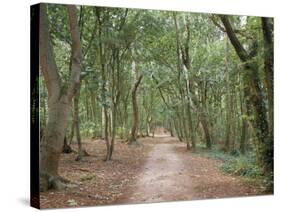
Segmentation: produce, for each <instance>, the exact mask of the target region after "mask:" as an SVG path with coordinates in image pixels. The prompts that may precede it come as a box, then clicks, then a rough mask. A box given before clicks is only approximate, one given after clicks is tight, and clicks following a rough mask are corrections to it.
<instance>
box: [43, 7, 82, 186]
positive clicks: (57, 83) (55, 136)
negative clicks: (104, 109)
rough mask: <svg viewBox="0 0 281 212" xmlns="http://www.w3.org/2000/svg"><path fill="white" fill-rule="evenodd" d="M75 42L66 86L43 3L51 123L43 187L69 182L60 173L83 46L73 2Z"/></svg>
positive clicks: (71, 20) (71, 14)
mask: <svg viewBox="0 0 281 212" xmlns="http://www.w3.org/2000/svg"><path fill="white" fill-rule="evenodd" d="M67 10H68V15H69V25H70V34H71V42H72V45H71V46H72V57H71V62H72V65H71V74H70V79H69V83H68V85H63V84H62V82H61V78H60V76H59V70H58V68H57V65H56V61H55V57H54V52H53V46H52V42H51V38H50V34H49V24H48V16H47V6H46V4H41V5H40V32H39V33H40V34H39V36H40V37H39V42H40V50H39V53H40V67H41V70H42V73H43V77H44V81H45V84H46V87H47V90H48V109H49V111H48V123H47V126H46V128H45V131H44V136H43V140H42V142H41V148H40V150H41V154H40V183H41V184H40V190H41V191H46V190H48V189H49V188H55V189H62V188H63V187H64V186H65V185H64V182H66V181H65V180H64V179H63V178H62V177H60V176H59V173H58V167H59V158H60V154H61V151H62V147H63V140H64V137H65V131H66V127H67V119H68V115H69V112H70V110H71V102H72V98H73V96H74V95H75V93H76V90H77V88H78V86H79V83H80V73H81V64H82V49H81V45H80V35H79V28H78V24H77V11H76V7H75V6H73V5H69V6H67Z"/></svg>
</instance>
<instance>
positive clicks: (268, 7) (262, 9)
mask: <svg viewBox="0 0 281 212" xmlns="http://www.w3.org/2000/svg"><path fill="white" fill-rule="evenodd" d="M48 2H57V3H76V4H86V5H103V6H110V5H112V6H123V7H134V8H152V9H166V10H167V9H168V10H184V11H190V12H212V13H226V14H240V15H257V16H274V17H275V26H274V27H275V31H274V33H275V64H274V65H275V73H274V79H275V97H274V100H275V111H274V113H275V159H274V162H275V195H274V196H267V197H247V198H232V199H220V200H203V201H188V202H173V203H160V204H159V203H155V204H139V205H124V206H109V207H104V206H103V207H95V208H92V207H87V208H79V209H67V211H73V210H78V211H92V210H95V211H98V212H101V211H110V210H115V212H119V211H122V212H123V211H125V212H126V211H144V210H154V211H155V210H157V211H158V210H161V211H213V210H216V211H224V212H226V211H227V212H232V211H235V212H237V211H241V212H242V211H246V210H248V211H253V210H255V211H256V212H258V211H263V212H264V211H277V210H278V209H277V208H278V206H279V207H280V205H281V204H280V202H281V195H280V168H281V166H280V154H278V153H279V152H280V143H279V140H280V131H279V124H280V121H279V120H280V119H279V118H280V101H279V99H278V96H280V83H279V82H280V73H279V71H280V60H278V59H280V58H281V55H280V48H281V47H280V38H281V37H280V36H281V32H280V29H281V27H280V18H281V17H280V11H281V7H280V4H279V1H278V0H103V1H102V0H80V1H79V0H72V1H69V0H60V1H59V0H57V1H53V0H49V1H48ZM34 3H37V1H33V0H32V1H28V0H21V1H20V0H19V1H15V0H6V1H1V6H0V10H1V11H0V16H1V17H0V30H1V31H0V55H1V56H0V101H1V103H0V125H1V126H0V143H1V145H0V165H1V166H0V211H15V212H16V211H34V210H35V209H33V208H30V207H29V185H30V184H29V170H30V167H29V153H30V151H29V145H30V144H29V138H30V136H29V130H30V128H29V100H30V99H29V82H30V80H29V73H30V69H29V67H30V66H29V61H30V57H29V53H30V50H29V48H30V47H29V39H30V38H29V35H30V32H29V31H30V26H29V25H30V19H29V6H30V5H31V4H34ZM278 12H279V13H278ZM225 189H228V188H227V187H226V188H225ZM171 192H173V191H171ZM60 211H66V209H62V210H60ZM279 211H280V209H279Z"/></svg>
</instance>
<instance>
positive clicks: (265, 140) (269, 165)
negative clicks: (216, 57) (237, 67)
mask: <svg viewBox="0 0 281 212" xmlns="http://www.w3.org/2000/svg"><path fill="white" fill-rule="evenodd" d="M220 18H221V21H222V23H223V25H224V27H225V31H226V33H227V35H228V38H229V40H230V42H231V44H232V46H233V47H234V49H235V51H236V53H237V55H238V57H239V58H240V60H241V61H242V62H243V64H244V73H243V80H244V86H245V89H250V92H248V91H247V92H245V95H246V96H245V98H246V101H247V102H248V104H250V105H251V106H252V108H253V112H252V113H253V115H254V119H253V121H252V123H253V126H254V128H255V133H256V137H257V139H258V148H257V155H258V162H259V164H260V166H261V167H262V169H263V171H264V175H269V176H273V136H272V135H271V132H270V130H269V122H268V119H267V115H266V108H265V100H264V97H263V92H262V88H261V81H260V78H259V75H258V73H257V72H258V64H257V62H256V60H255V58H254V57H255V56H256V55H257V49H256V48H257V42H258V41H256V40H254V41H253V44H252V48H251V51H250V52H247V51H246V49H245V48H244V47H243V45H242V44H241V42H240V41H239V39H238V38H237V36H236V34H235V32H234V30H233V28H232V26H231V24H230V21H229V19H228V18H227V16H225V15H222V16H220ZM247 85H248V86H249V87H248V88H246V86H247Z"/></svg>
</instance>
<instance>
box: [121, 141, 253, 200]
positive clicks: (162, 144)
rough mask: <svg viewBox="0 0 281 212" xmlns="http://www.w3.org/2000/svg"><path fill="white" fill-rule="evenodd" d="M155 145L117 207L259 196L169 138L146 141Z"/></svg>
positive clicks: (206, 160) (209, 160)
mask: <svg viewBox="0 0 281 212" xmlns="http://www.w3.org/2000/svg"><path fill="white" fill-rule="evenodd" d="M144 142H146V141H144ZM145 145H152V149H151V151H150V152H149V154H148V157H147V159H146V163H145V165H144V167H143V169H142V172H141V174H140V175H139V176H138V177H137V178H136V180H135V181H134V182H132V183H131V185H130V187H129V188H128V189H127V190H126V191H125V193H124V194H123V195H122V196H121V197H120V198H119V199H118V200H117V201H116V203H145V202H146V203H147V202H161V201H175V200H192V199H204V198H221V197H234V196H248V195H256V194H257V190H256V189H255V188H253V187H250V186H247V185H245V183H244V182H242V181H241V179H240V178H238V177H232V176H228V175H224V174H223V173H221V171H220V170H219V168H218V167H219V165H220V162H218V161H215V160H212V159H209V158H204V157H200V156H199V155H197V154H194V153H191V152H187V151H186V150H185V145H184V144H183V143H180V142H178V141H177V139H175V138H171V137H168V136H161V137H156V138H154V139H152V140H150V141H147V142H146V143H145Z"/></svg>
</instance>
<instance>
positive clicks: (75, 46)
mask: <svg viewBox="0 0 281 212" xmlns="http://www.w3.org/2000/svg"><path fill="white" fill-rule="evenodd" d="M67 10H68V15H69V24H70V33H71V42H72V45H71V47H72V58H71V61H72V63H71V76H70V85H69V87H68V91H67V96H68V99H69V100H71V99H72V97H73V96H74V95H75V93H76V91H77V89H78V88H79V85H80V74H81V69H82V57H83V56H82V48H81V41H80V33H79V27H78V23H77V10H76V7H75V6H74V5H68V6H67Z"/></svg>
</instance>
